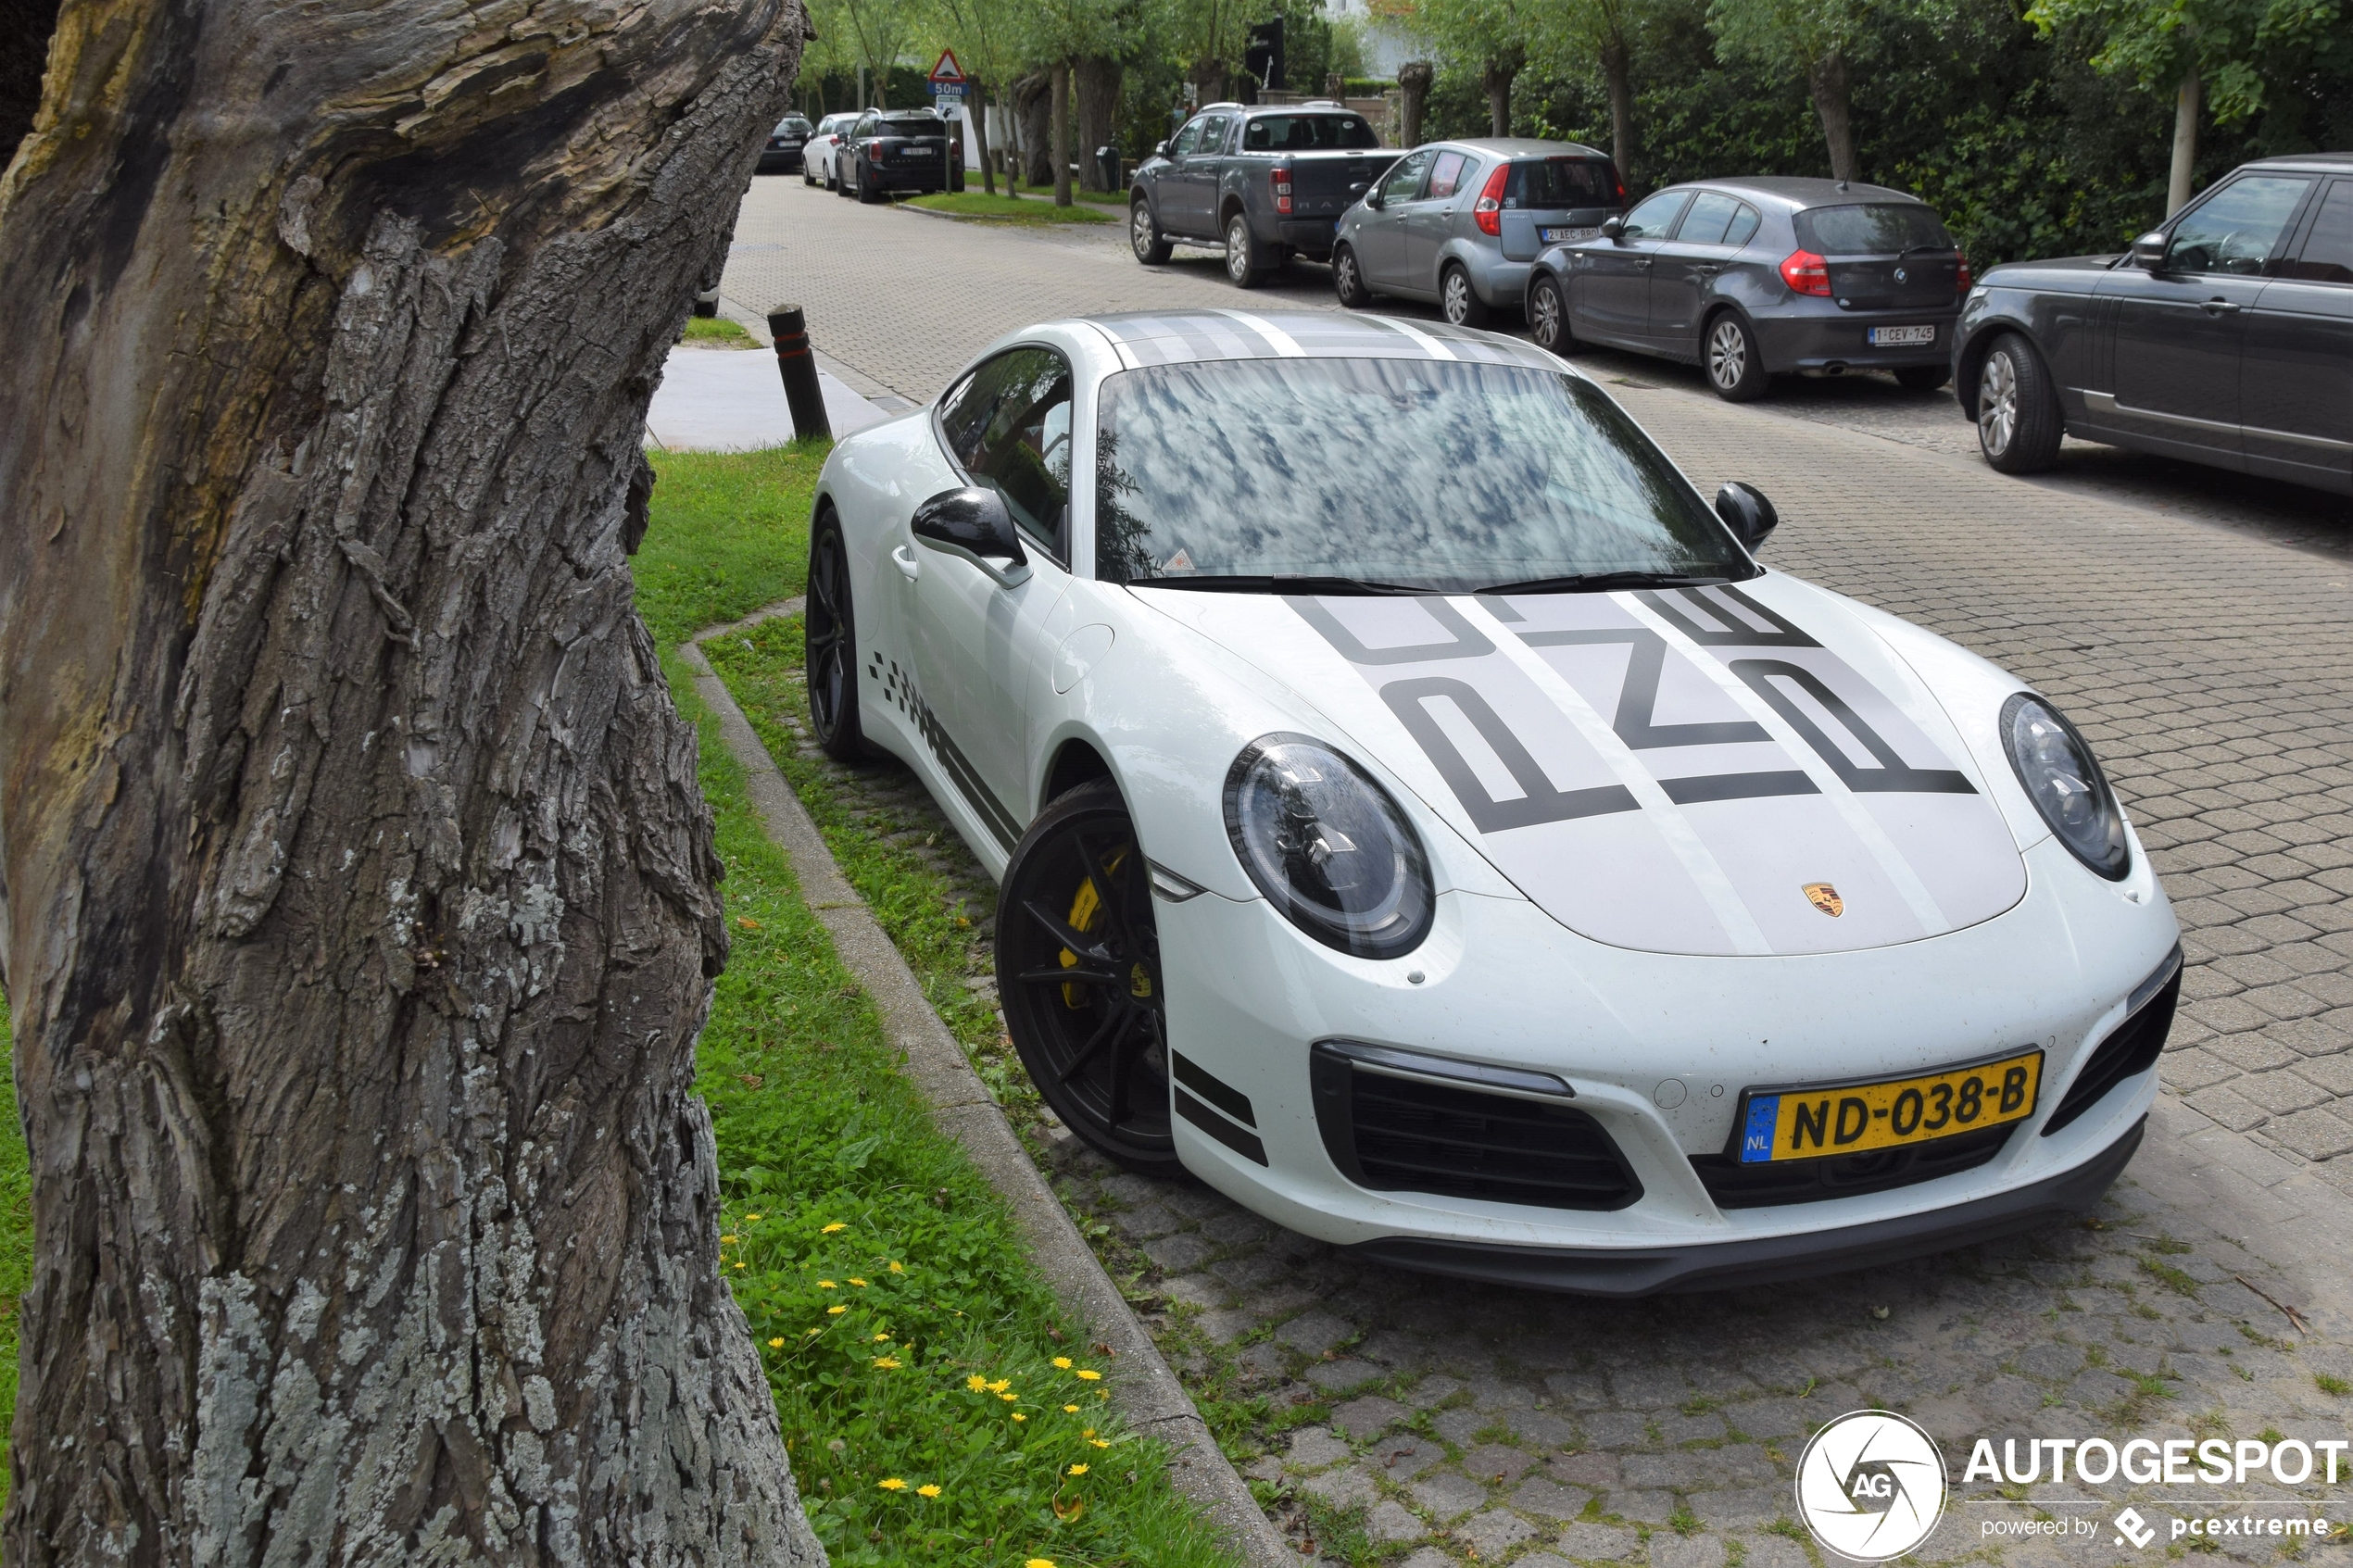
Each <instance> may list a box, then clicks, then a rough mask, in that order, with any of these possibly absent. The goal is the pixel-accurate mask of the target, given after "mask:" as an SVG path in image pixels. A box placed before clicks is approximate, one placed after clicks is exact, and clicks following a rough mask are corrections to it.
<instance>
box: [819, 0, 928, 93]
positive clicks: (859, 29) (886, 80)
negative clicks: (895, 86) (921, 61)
mask: <svg viewBox="0 0 2353 1568" xmlns="http://www.w3.org/2000/svg"><path fill="white" fill-rule="evenodd" d="M837 3H838V4H839V6H840V7H841V12H840V14H841V16H842V17H843V18H844V19H847V20H848V21H849V32H850V36H851V37H852V38H853V39H855V40H856V41H857V48H858V57H859V59H860V60H861V61H862V62H863V63H864V65H865V67H866V82H867V87H866V93H867V103H866V104H860V105H859V106H858V107H860V108H864V107H867V104H875V105H887V104H888V103H889V101H890V100H889V98H888V97H887V94H888V92H889V88H890V72H891V69H892V68H893V67H894V66H896V65H897V64H898V63H899V56H901V55H903V54H905V53H906V52H907V50H908V47H909V46H910V45H911V44H913V43H914V41H915V35H916V33H917V32H918V31H920V30H921V29H922V26H923V23H924V20H925V18H924V15H923V12H922V11H921V10H920V9H918V8H917V0H837Z"/></svg>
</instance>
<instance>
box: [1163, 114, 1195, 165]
mask: <svg viewBox="0 0 2353 1568" xmlns="http://www.w3.org/2000/svg"><path fill="white" fill-rule="evenodd" d="M1199 145H1201V121H1200V120H1198V119H1189V120H1187V121H1186V122H1185V129H1183V130H1182V131H1179V132H1176V140H1175V141H1174V142H1171V143H1169V144H1168V156H1169V157H1184V156H1185V155H1186V154H1188V153H1189V152H1191V151H1192V150H1193V149H1194V148H1195V147H1197V146H1199Z"/></svg>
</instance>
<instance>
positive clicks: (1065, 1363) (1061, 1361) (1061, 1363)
mask: <svg viewBox="0 0 2353 1568" xmlns="http://www.w3.org/2000/svg"><path fill="white" fill-rule="evenodd" d="M1054 1364H1055V1365H1056V1366H1058V1367H1060V1368H1062V1369H1063V1371H1064V1372H1068V1371H1069V1370H1070V1358H1069V1357H1068V1356H1056V1357H1055V1358H1054Z"/></svg>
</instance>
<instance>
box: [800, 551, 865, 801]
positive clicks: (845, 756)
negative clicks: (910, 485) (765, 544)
mask: <svg viewBox="0 0 2353 1568" xmlns="http://www.w3.org/2000/svg"><path fill="white" fill-rule="evenodd" d="M800 626H801V634H802V638H803V641H804V644H805V650H804V652H803V654H802V670H803V671H804V672H805V673H806V675H807V677H808V681H809V723H810V727H811V728H812V729H813V730H814V731H816V733H817V745H818V746H819V747H820V748H822V749H823V750H824V753H825V755H826V756H828V757H830V758H832V759H834V760H835V761H837V762H856V761H860V760H862V759H864V758H865V757H866V756H867V751H866V743H865V735H864V733H863V732H862V730H861V729H860V728H859V724H858V623H857V621H856V620H855V619H854V618H853V617H852V615H851V612H850V608H849V550H848V549H847V548H846V547H844V546H843V544H842V537H841V520H840V519H839V518H838V517H836V516H835V515H834V512H833V509H832V508H826V509H825V510H824V511H822V512H820V513H818V514H817V527H816V531H815V536H814V537H813V538H812V539H811V540H810V541H809V596H808V597H807V598H806V599H804V600H803V601H802V604H801V618H800Z"/></svg>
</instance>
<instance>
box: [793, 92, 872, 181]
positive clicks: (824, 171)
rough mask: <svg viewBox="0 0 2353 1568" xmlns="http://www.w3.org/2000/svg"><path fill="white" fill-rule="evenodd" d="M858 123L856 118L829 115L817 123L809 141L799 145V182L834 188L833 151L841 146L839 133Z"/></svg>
mask: <svg viewBox="0 0 2353 1568" xmlns="http://www.w3.org/2000/svg"><path fill="white" fill-rule="evenodd" d="M857 123H858V116H857V114H856V113H855V112H854V111H853V112H851V113H849V114H829V115H827V116H825V118H824V119H821V120H819V121H818V122H817V129H815V130H814V131H812V132H810V133H809V140H808V141H806V142H803V143H802V144H800V182H801V183H802V184H804V185H823V186H824V187H825V189H827V190H828V191H830V190H832V189H833V188H834V178H835V176H834V149H835V148H836V147H837V146H839V145H840V144H841V133H842V132H845V131H847V130H849V128H850V127H851V126H853V125H855V124H857Z"/></svg>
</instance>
